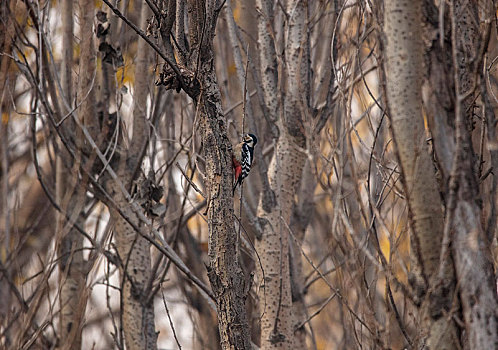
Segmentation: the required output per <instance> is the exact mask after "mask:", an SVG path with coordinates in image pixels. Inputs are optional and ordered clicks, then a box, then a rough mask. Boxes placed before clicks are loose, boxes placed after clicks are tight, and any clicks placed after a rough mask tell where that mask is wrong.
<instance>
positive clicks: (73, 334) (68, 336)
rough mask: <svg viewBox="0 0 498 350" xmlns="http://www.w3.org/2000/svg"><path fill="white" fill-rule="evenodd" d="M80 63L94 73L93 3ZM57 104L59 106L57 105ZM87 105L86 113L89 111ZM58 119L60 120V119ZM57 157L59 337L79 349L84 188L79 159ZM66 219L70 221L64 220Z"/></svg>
mask: <svg viewBox="0 0 498 350" xmlns="http://www.w3.org/2000/svg"><path fill="white" fill-rule="evenodd" d="M81 14H82V16H81V17H80V18H81V38H82V42H81V48H82V50H81V59H80V68H81V70H80V72H81V73H83V72H88V71H91V72H93V71H94V69H95V65H94V63H93V62H92V61H93V60H94V57H92V55H94V52H93V50H92V47H93V41H92V36H93V33H92V23H93V4H92V3H90V2H86V3H81ZM73 17H74V14H73V1H70V0H63V1H62V46H63V56H62V72H61V85H62V94H61V99H60V100H59V102H60V103H59V105H60V107H61V108H60V109H61V110H62V111H64V114H66V113H69V112H70V110H71V106H72V99H73V92H72V91H73V87H72V84H73V82H72V68H73V36H74V34H73ZM83 76H84V74H82V75H81V77H80V82H79V86H78V97H79V98H78V102H79V103H81V104H82V108H81V110H80V113H79V115H80V118H82V119H85V113H93V111H92V109H91V106H92V105H93V104H94V103H95V99H94V94H93V93H90V94H89V95H88V100H87V99H84V98H82V96H86V95H87V93H88V90H89V89H91V81H90V80H88V79H86V80H85V79H84V78H83ZM55 103H57V102H55ZM87 106H90V108H87ZM61 117H62V116H61ZM65 125H66V126H67V125H74V123H73V122H72V120H71V118H69V119H68V120H67V121H66V124H65ZM59 147H60V154H58V156H57V160H56V162H57V164H56V196H57V201H58V203H59V204H60V206H61V208H62V210H63V211H64V212H65V214H59V215H58V216H59V217H58V220H57V222H58V224H57V237H58V238H59V239H60V246H59V252H58V253H59V258H60V260H59V262H60V263H59V267H60V270H61V273H60V274H59V284H60V308H61V310H60V337H61V344H62V349H81V333H82V327H83V317H84V315H85V308H86V300H87V299H86V295H85V274H86V272H85V271H84V270H85V260H84V259H83V251H82V248H83V236H82V235H81V233H80V232H78V230H77V229H76V228H75V227H74V224H76V225H78V226H79V227H84V224H85V219H84V217H83V208H84V205H85V188H84V186H81V183H80V182H79V181H78V177H77V175H72V176H68V174H77V173H78V169H79V166H80V165H81V154H79V155H78V156H80V159H76V160H75V162H74V164H73V167H72V169H71V170H69V169H68V167H69V164H71V163H72V162H71V161H70V156H69V153H68V152H65V148H64V146H63V144H62V143H61V142H59ZM66 215H67V216H68V217H69V220H67V218H66Z"/></svg>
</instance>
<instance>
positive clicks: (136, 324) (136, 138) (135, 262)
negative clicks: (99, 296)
mask: <svg viewBox="0 0 498 350" xmlns="http://www.w3.org/2000/svg"><path fill="white" fill-rule="evenodd" d="M148 10H149V9H148V6H142V13H141V17H140V26H141V27H142V28H143V27H145V26H146V23H147V19H148ZM149 59H150V48H149V47H148V45H147V44H146V43H145V42H144V41H143V40H142V39H139V40H138V49H137V58H136V61H137V66H136V68H135V89H134V91H135V93H134V106H133V137H132V140H131V142H130V147H129V150H128V152H127V153H126V161H124V160H121V161H120V162H119V165H118V167H119V168H118V171H117V175H118V179H119V180H120V181H121V182H122V183H123V184H124V186H125V188H130V186H131V183H132V181H134V179H135V176H136V173H137V172H136V169H137V168H138V167H140V165H141V159H142V157H143V151H144V149H145V145H146V143H147V142H148V139H149V126H148V123H147V113H146V106H147V96H148V92H149V89H148V86H149V82H150V74H149V65H148V63H149ZM108 68H109V69H111V68H112V67H111V66H110V65H109V67H108ZM106 189H107V192H108V193H109V194H110V196H111V197H112V200H113V202H114V204H115V206H116V207H118V208H120V209H121V210H122V211H123V212H124V214H125V216H124V217H123V216H121V215H120V213H119V212H118V211H117V210H116V208H115V206H114V205H113V206H111V208H112V209H111V210H110V213H111V219H112V220H113V221H114V237H115V239H116V247H117V251H118V254H119V257H120V263H121V266H120V272H121V287H122V289H121V306H122V309H121V313H122V323H123V324H122V327H123V331H124V338H125V344H126V348H127V349H129V350H143V349H147V350H153V349H157V333H156V331H155V322H154V298H153V297H151V296H150V295H149V293H148V292H149V290H148V288H147V287H148V283H149V280H150V278H151V256H150V243H149V241H148V240H147V239H146V238H145V237H143V236H142V235H141V234H140V233H139V232H137V231H136V230H135V229H134V227H133V226H132V225H130V223H129V222H128V221H127V219H128V220H130V221H131V222H132V223H133V225H134V226H135V227H143V225H144V224H143V223H142V222H141V220H140V219H139V217H138V215H137V214H136V213H135V212H134V211H133V210H132V209H131V206H130V204H129V203H128V200H127V198H126V197H125V195H124V193H123V191H122V188H121V186H120V185H119V184H118V183H117V182H116V181H114V180H109V181H108V182H107V183H106ZM125 217H126V218H125Z"/></svg>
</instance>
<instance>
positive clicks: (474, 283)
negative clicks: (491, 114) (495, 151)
mask: <svg viewBox="0 0 498 350" xmlns="http://www.w3.org/2000/svg"><path fill="white" fill-rule="evenodd" d="M450 13H451V31H452V35H451V41H452V47H453V67H454V74H455V95H456V101H455V103H456V106H455V115H456V121H455V129H456V133H455V135H456V142H455V143H456V146H455V147H456V156H455V158H454V162H453V169H452V173H451V179H450V198H449V200H448V210H447V211H448V213H449V214H448V218H449V219H448V220H451V221H450V223H449V224H450V225H451V228H452V230H454V239H453V245H452V248H453V254H454V256H455V270H456V275H457V277H458V287H459V292H460V300H461V302H462V309H463V316H464V320H465V329H466V331H467V334H468V343H469V344H468V345H469V348H470V349H497V348H498V303H497V296H496V283H495V279H494V271H493V265H492V261H491V260H490V259H489V254H490V251H489V246H490V243H491V242H489V240H488V237H487V236H486V234H485V232H484V230H483V229H482V224H481V218H482V213H481V211H482V208H481V207H480V205H478V201H479V199H480V194H479V185H478V182H477V178H476V175H475V168H476V167H475V155H474V151H473V147H472V139H471V132H470V130H472V113H473V109H472V107H473V103H474V95H475V93H476V89H477V86H478V85H477V84H478V83H477V77H478V70H479V69H481V63H482V55H483V52H482V51H481V50H483V49H484V47H483V45H484V44H483V43H485V40H482V39H483V38H481V35H480V30H479V17H478V9H477V4H476V3H474V2H471V3H469V2H468V1H462V0H454V1H452V2H451V8H450ZM492 127H494V126H492Z"/></svg>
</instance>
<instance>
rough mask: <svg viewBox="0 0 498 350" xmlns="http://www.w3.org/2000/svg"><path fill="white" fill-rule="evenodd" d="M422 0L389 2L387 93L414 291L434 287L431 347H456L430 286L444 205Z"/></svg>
mask: <svg viewBox="0 0 498 350" xmlns="http://www.w3.org/2000/svg"><path fill="white" fill-rule="evenodd" d="M421 5H422V1H410V0H402V1H394V0H392V1H391V0H390V1H386V2H385V13H384V16H385V17H384V21H385V23H384V32H385V35H386V52H385V57H386V65H385V69H386V78H387V97H388V103H389V108H390V118H391V128H392V133H393V137H394V141H395V146H396V151H397V154H398V158H399V162H400V165H401V169H402V178H403V186H404V190H405V191H404V192H405V196H406V197H407V200H408V208H409V220H410V226H411V229H412V232H411V234H412V235H411V242H412V246H411V254H412V256H413V261H416V262H418V265H419V271H415V281H416V285H415V292H416V293H417V294H418V296H419V297H424V294H426V293H427V292H429V295H428V297H427V296H426V297H424V299H423V302H422V321H423V325H424V328H425V332H427V346H428V348H430V349H454V348H456V342H455V341H456V339H458V338H457V332H456V328H455V326H454V324H453V322H452V321H451V319H450V320H448V319H447V318H446V317H442V316H443V313H444V309H445V308H447V305H445V304H446V303H447V301H446V300H444V299H442V300H439V299H438V298H439V297H441V296H442V295H438V294H437V293H436V294H433V293H432V288H433V287H434V286H432V285H431V282H432V281H433V278H434V277H435V274H436V272H437V271H438V266H439V257H440V252H441V242H442V239H443V210H442V203H441V198H440V196H439V190H438V186H437V182H436V176H435V172H434V166H433V164H432V161H431V159H430V156H429V150H428V146H427V143H426V134H425V130H424V121H423V116H422V99H421V79H422V42H421V31H420V20H421ZM450 281H451V279H450ZM443 287H446V286H443ZM443 289H444V288H443ZM441 294H444V293H441ZM446 294H448V293H446ZM449 298H450V300H451V298H452V296H451V295H450V296H449Z"/></svg>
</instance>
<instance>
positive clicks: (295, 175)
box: [256, 0, 309, 349]
mask: <svg viewBox="0 0 498 350" xmlns="http://www.w3.org/2000/svg"><path fill="white" fill-rule="evenodd" d="M257 7H258V11H259V19H258V49H259V53H260V56H259V59H260V70H261V75H262V79H261V80H262V84H263V91H264V97H265V104H266V106H267V108H268V111H269V115H270V118H273V120H274V121H275V123H276V125H277V128H278V130H279V132H280V135H279V136H278V139H277V140H276V144H275V149H274V153H273V157H272V159H271V162H270V164H269V168H268V180H269V183H270V187H271V193H266V192H264V193H262V195H261V198H260V201H259V205H258V209H257V216H258V220H259V223H260V225H261V228H262V237H261V238H260V239H259V238H258V239H257V240H256V250H257V251H258V255H259V257H260V258H261V264H262V270H263V271H259V278H260V280H261V281H262V282H263V283H264V285H263V286H261V287H260V288H259V297H260V313H261V314H262V319H261V347H262V348H263V349H294V348H296V346H303V338H301V337H300V338H298V339H296V336H295V328H296V326H297V323H298V322H297V320H296V318H295V315H294V314H293V304H292V292H291V281H290V265H289V251H290V245H289V242H290V241H289V240H290V238H291V233H290V231H289V230H290V219H291V214H292V210H293V208H294V194H295V192H296V191H297V190H298V188H299V185H300V181H301V177H302V171H303V167H304V163H305V160H306V155H305V148H306V137H305V134H304V132H305V129H304V123H303V111H307V110H308V107H309V99H308V97H307V92H308V91H309V81H308V79H309V75H308V48H307V44H308V38H307V29H306V23H307V5H306V3H304V2H302V1H288V2H287V4H286V11H287V13H289V14H290V17H289V18H288V26H287V27H286V28H285V36H284V45H285V57H284V58H285V67H282V69H281V70H280V71H281V72H282V76H281V77H280V82H282V83H283V84H285V85H284V86H279V84H278V81H279V76H278V71H279V67H278V66H277V55H276V52H275V42H274V39H275V38H274V37H272V35H271V33H272V31H271V30H269V28H271V26H272V25H273V21H272V20H273V9H272V3H271V2H270V1H264V0H261V1H257ZM273 33H274V32H273ZM280 89H285V92H286V94H285V99H283V98H282V95H281V94H280V92H279V90H280ZM295 258H296V259H300V255H299V256H298V257H295ZM296 340H297V341H298V344H299V345H298V344H296Z"/></svg>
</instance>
